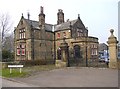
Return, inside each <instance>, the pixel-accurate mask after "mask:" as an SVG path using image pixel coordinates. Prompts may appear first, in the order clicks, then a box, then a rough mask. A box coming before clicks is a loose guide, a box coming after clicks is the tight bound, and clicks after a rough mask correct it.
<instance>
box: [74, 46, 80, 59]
mask: <svg viewBox="0 0 120 89" xmlns="http://www.w3.org/2000/svg"><path fill="white" fill-rule="evenodd" d="M74 57H75V58H81V52H80V46H79V45H75V46H74Z"/></svg>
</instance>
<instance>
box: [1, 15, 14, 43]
mask: <svg viewBox="0 0 120 89" xmlns="http://www.w3.org/2000/svg"><path fill="white" fill-rule="evenodd" d="M11 27H12V23H11V21H10V16H9V14H2V15H0V33H1V34H0V35H1V43H2V45H3V44H4V41H5V37H6V35H7V34H8V32H9V31H10V30H11Z"/></svg>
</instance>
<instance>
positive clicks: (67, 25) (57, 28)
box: [55, 17, 85, 31]
mask: <svg viewBox="0 0 120 89" xmlns="http://www.w3.org/2000/svg"><path fill="white" fill-rule="evenodd" d="M77 21H79V22H80V27H81V28H85V26H84V24H83V22H82V21H81V19H80V17H78V19H75V20H72V21H68V22H65V23H62V24H59V25H55V31H60V30H65V29H69V28H70V25H71V26H73V25H74V24H75V23H76V22H77Z"/></svg>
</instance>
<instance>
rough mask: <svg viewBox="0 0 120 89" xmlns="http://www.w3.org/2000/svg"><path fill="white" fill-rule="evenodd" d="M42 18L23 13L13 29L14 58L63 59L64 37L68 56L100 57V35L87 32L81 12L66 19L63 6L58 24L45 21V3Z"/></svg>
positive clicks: (41, 13)
mask: <svg viewBox="0 0 120 89" xmlns="http://www.w3.org/2000/svg"><path fill="white" fill-rule="evenodd" d="M38 17H39V21H34V20H30V18H29V14H28V19H26V18H24V16H23V15H22V17H21V19H20V21H19V23H18V25H17V27H16V28H15V30H14V40H15V61H21V60H51V61H55V60H56V59H61V49H60V47H59V46H60V43H61V42H62V41H63V38H65V41H66V42H67V43H68V45H69V57H76V58H80V59H85V58H86V55H87V58H88V59H97V58H98V38H96V37H91V36H88V29H87V28H86V27H85V26H84V24H83V22H82V21H81V19H80V16H79V15H78V17H77V19H75V20H72V21H69V20H67V21H66V22H65V21H64V13H63V10H61V9H59V10H58V13H57V24H55V25H53V24H47V23H45V14H44V11H43V7H41V11H40V14H39V16H38Z"/></svg>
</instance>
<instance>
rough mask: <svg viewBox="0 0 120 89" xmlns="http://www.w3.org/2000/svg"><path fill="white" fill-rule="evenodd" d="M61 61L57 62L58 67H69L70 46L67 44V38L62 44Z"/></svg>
mask: <svg viewBox="0 0 120 89" xmlns="http://www.w3.org/2000/svg"><path fill="white" fill-rule="evenodd" d="M60 49H61V60H56V67H69V46H68V43H66V41H65V38H63V42H62V43H61V44H60Z"/></svg>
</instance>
